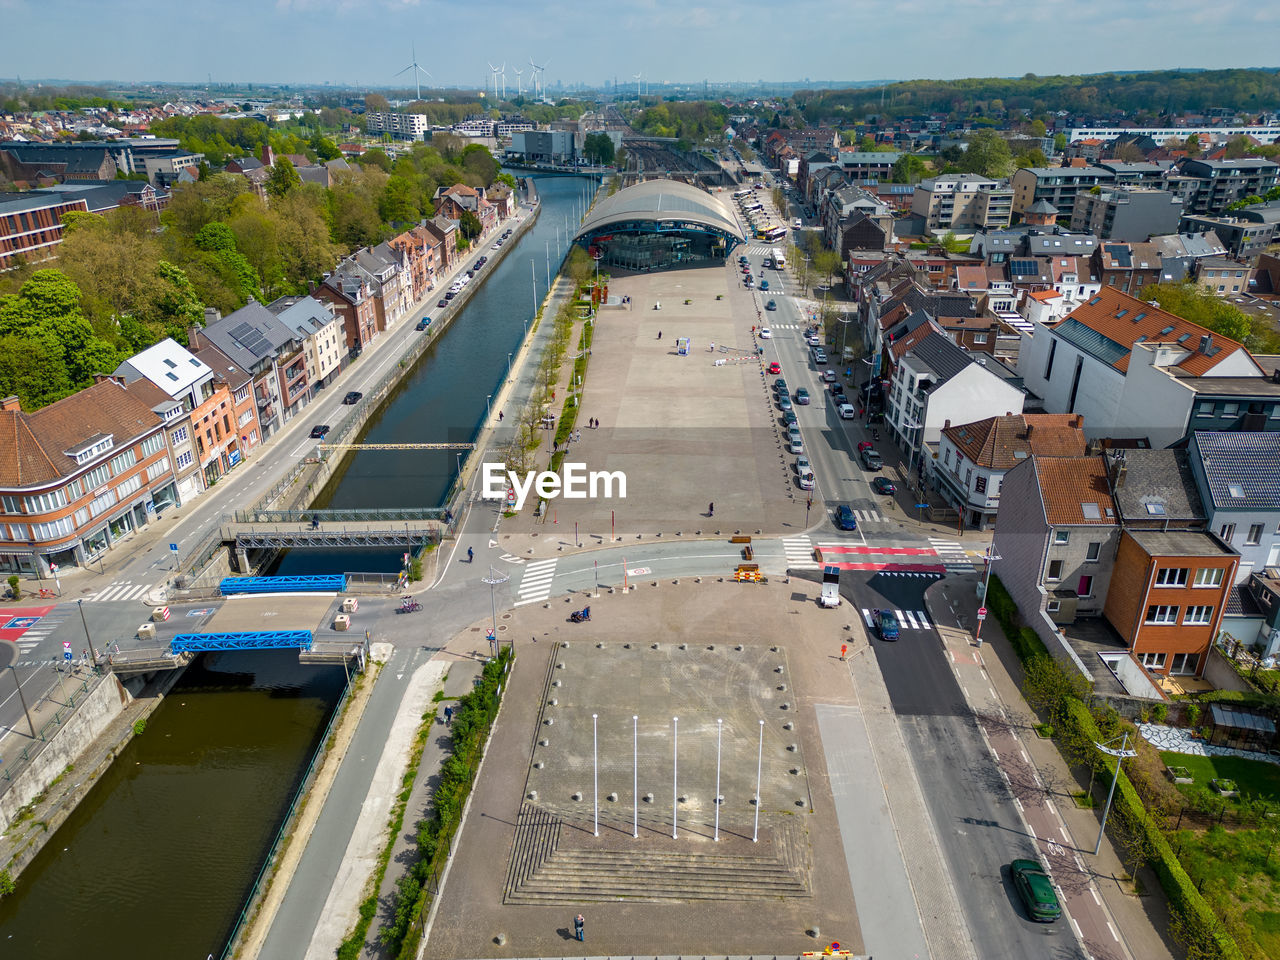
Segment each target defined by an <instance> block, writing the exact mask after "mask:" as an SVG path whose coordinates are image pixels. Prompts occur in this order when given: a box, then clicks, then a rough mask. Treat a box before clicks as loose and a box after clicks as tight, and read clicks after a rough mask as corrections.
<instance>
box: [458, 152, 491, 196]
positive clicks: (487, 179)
mask: <svg viewBox="0 0 1280 960" xmlns="http://www.w3.org/2000/svg"><path fill="white" fill-rule="evenodd" d="M459 162H460V164H461V166H462V169H463V170H464V171H466V172H467V173H469V174H470V175H471V176H472V177H473V178H474V180H475V181H476V182H474V183H473V184H472V186H475V187H480V188H484V187H488V186H489V185H490V184H491V183H493V178H494V177H496V176H497V175H498V171H499V170H500V169H501V166H500V165H499V163H498V161H497V160H495V159H494V157H493V154H492V153H490V152H489V148H488V147H486V146H484V145H482V144H479V143H472V144H468V145H467V146H466V148H464V149H463V151H462V154H461V156H460V159H459Z"/></svg>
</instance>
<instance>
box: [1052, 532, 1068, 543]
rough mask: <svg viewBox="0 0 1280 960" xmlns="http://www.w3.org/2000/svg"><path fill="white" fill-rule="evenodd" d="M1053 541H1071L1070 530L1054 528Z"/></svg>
mask: <svg viewBox="0 0 1280 960" xmlns="http://www.w3.org/2000/svg"><path fill="white" fill-rule="evenodd" d="M1053 542H1054V543H1070V542H1071V531H1070V530H1055V531H1053Z"/></svg>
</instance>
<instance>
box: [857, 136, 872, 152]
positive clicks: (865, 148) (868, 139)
mask: <svg viewBox="0 0 1280 960" xmlns="http://www.w3.org/2000/svg"><path fill="white" fill-rule="evenodd" d="M875 148H876V138H875V137H873V136H872V135H871V134H869V133H864V134H863V135H862V136H861V137H859V138H858V149H859V150H861V151H862V152H863V153H871V152H872V151H874V150H875Z"/></svg>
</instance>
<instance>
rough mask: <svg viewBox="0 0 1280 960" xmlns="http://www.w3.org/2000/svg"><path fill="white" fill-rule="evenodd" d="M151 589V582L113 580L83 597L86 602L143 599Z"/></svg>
mask: <svg viewBox="0 0 1280 960" xmlns="http://www.w3.org/2000/svg"><path fill="white" fill-rule="evenodd" d="M150 589H151V584H149V583H134V582H133V581H131V580H113V581H112V582H111V583H109V584H107V585H106V586H105V587H103V588H102V589H101V590H98V591H96V592H94V593H91V594H89V596H87V597H84V598H82V599H83V600H84V602H85V603H112V602H118V601H121V600H141V599H142V597H143V595H144V594H145V593H146V592H147V591H148V590H150Z"/></svg>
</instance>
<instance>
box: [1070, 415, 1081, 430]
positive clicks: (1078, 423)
mask: <svg viewBox="0 0 1280 960" xmlns="http://www.w3.org/2000/svg"><path fill="white" fill-rule="evenodd" d="M1071 425H1072V426H1073V427H1075V428H1076V429H1077V430H1083V429H1084V414H1083V413H1077V414H1076V415H1075V416H1074V417H1073V418H1072V420H1071Z"/></svg>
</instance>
